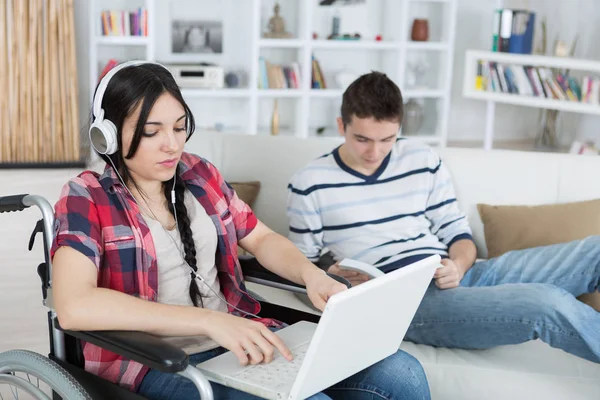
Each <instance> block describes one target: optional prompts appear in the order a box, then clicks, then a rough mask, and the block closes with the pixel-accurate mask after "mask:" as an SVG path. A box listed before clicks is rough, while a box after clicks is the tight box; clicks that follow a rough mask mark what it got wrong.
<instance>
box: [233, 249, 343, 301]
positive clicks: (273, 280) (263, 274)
mask: <svg viewBox="0 0 600 400" xmlns="http://www.w3.org/2000/svg"><path fill="white" fill-rule="evenodd" d="M239 260H240V265H241V266H242V273H243V274H244V279H245V280H247V281H248V282H253V283H258V284H261V285H265V286H271V287H275V288H278V289H283V290H288V291H290V292H296V293H303V294H306V288H305V287H304V286H302V285H298V284H297V283H294V282H292V281H289V280H287V279H285V278H282V277H280V276H279V275H276V274H274V273H272V272H271V271H269V270H268V269H266V268H265V267H263V266H262V265H261V264H260V263H259V262H258V260H257V259H256V258H255V257H251V256H240V257H239ZM327 275H329V276H330V277H331V278H333V279H335V280H336V281H338V282H340V283H343V284H344V285H346V286H347V287H348V288H350V287H351V286H352V285H351V284H350V282H348V280H346V279H345V278H342V277H341V276H338V275H334V274H330V273H327Z"/></svg>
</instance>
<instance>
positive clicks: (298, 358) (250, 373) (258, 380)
mask: <svg viewBox="0 0 600 400" xmlns="http://www.w3.org/2000/svg"><path fill="white" fill-rule="evenodd" d="M309 344H310V340H308V341H306V342H304V343H301V344H299V345H298V346H296V347H294V348H291V349H290V351H291V352H292V355H293V356H294V359H293V360H292V361H288V360H287V359H286V358H285V357H283V356H282V355H281V353H279V352H278V351H275V355H274V356H273V361H271V362H270V363H269V364H257V365H251V366H248V367H246V368H244V369H243V370H242V371H240V372H238V373H236V374H234V375H233V377H235V378H237V379H239V380H242V381H247V382H250V383H253V384H255V385H258V386H263V387H268V388H272V389H274V390H284V389H286V388H291V386H292V384H293V383H294V380H295V379H296V375H298V371H299V370H300V366H301V365H302V361H303V360H304V356H305V355H306V350H308V345H309Z"/></svg>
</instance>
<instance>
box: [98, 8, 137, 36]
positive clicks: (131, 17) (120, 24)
mask: <svg viewBox="0 0 600 400" xmlns="http://www.w3.org/2000/svg"><path fill="white" fill-rule="evenodd" d="M100 19H101V24H100V26H101V27H102V36H148V10H146V9H144V8H138V9H137V10H134V11H126V10H103V11H102V13H101V14H100Z"/></svg>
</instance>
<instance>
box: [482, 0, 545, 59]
mask: <svg viewBox="0 0 600 400" xmlns="http://www.w3.org/2000/svg"><path fill="white" fill-rule="evenodd" d="M493 21H494V22H493V25H492V51H500V52H505V53H516V54H531V52H532V50H533V34H534V29H535V13H533V12H531V11H528V10H516V9H510V8H500V9H496V10H494V18H493Z"/></svg>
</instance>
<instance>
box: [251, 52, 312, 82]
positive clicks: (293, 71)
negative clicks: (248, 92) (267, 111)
mask: <svg viewBox="0 0 600 400" xmlns="http://www.w3.org/2000/svg"><path fill="white" fill-rule="evenodd" d="M258 65H259V71H258V88H259V89H299V88H300V87H301V84H300V66H299V65H298V63H296V62H295V63H291V64H288V65H282V64H272V63H270V62H269V61H267V60H266V59H265V58H264V57H259V59H258Z"/></svg>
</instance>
